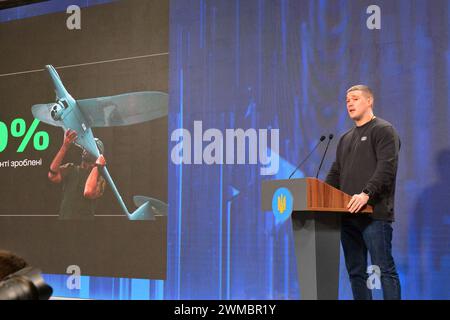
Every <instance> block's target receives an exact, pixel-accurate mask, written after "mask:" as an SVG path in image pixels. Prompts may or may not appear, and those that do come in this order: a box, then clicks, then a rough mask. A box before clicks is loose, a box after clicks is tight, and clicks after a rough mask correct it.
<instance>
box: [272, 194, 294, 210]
mask: <svg viewBox="0 0 450 320" xmlns="http://www.w3.org/2000/svg"><path fill="white" fill-rule="evenodd" d="M293 207H294V198H293V197H292V194H291V192H290V191H289V190H288V189H287V188H279V189H277V190H276V191H275V193H274V194H273V197H272V211H273V214H274V215H275V216H280V215H281V216H286V217H288V216H290V214H291V213H292V209H293Z"/></svg>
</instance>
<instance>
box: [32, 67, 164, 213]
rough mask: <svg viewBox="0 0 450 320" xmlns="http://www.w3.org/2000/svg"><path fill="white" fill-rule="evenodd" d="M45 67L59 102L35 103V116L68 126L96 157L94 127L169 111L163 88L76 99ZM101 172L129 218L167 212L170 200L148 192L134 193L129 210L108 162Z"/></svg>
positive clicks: (147, 118) (79, 143)
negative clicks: (161, 90)
mask: <svg viewBox="0 0 450 320" xmlns="http://www.w3.org/2000/svg"><path fill="white" fill-rule="evenodd" d="M46 69H47V70H48V72H49V73H50V77H51V79H52V81H53V84H54V86H55V92H56V102H54V103H48V104H37V105H34V106H33V107H32V110H31V111H32V113H33V116H34V117H35V118H37V119H39V120H40V121H42V122H45V123H47V124H50V125H52V126H57V127H62V128H63V129H64V131H66V130H68V129H69V128H70V129H71V130H73V131H75V132H76V133H77V139H76V141H75V142H74V143H75V144H76V145H77V146H78V147H80V148H82V149H84V150H86V151H87V152H88V153H90V154H91V155H92V156H93V157H95V158H98V157H99V156H100V151H99V149H98V146H97V143H96V141H95V138H94V134H93V133H92V128H95V127H112V126H128V125H133V124H137V123H141V122H145V121H150V120H153V119H157V118H161V117H164V116H166V115H167V110H168V95H167V94H166V93H163V92H157V91H146V92H133V93H126V94H121V95H116V96H110V97H99V98H92V99H84V100H75V99H74V98H72V96H71V95H70V94H69V92H67V90H66V88H65V87H64V85H63V83H62V81H61V78H60V77H59V75H58V73H57V72H56V70H55V68H54V67H53V66H51V65H47V66H46ZM101 174H102V176H103V177H104V178H105V180H106V181H107V182H108V184H109V185H110V187H111V189H112V190H113V192H114V195H115V197H116V198H117V200H118V202H119V204H120V206H121V208H122V210H123V212H124V213H125V214H126V215H127V217H128V218H129V219H130V220H154V219H155V216H156V215H167V204H165V203H164V202H162V201H160V200H158V199H153V198H149V197H145V196H134V197H133V201H134V204H135V205H136V206H137V207H138V209H136V210H135V211H134V212H133V213H130V212H129V211H128V209H127V206H126V205H125V203H124V201H123V199H122V197H121V195H120V193H119V191H118V190H117V188H116V185H115V184H114V181H113V180H112V178H111V175H110V174H109V172H108V169H107V168H106V166H103V167H101Z"/></svg>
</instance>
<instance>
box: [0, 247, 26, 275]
mask: <svg viewBox="0 0 450 320" xmlns="http://www.w3.org/2000/svg"><path fill="white" fill-rule="evenodd" d="M27 266H28V263H27V262H26V261H25V260H24V259H22V258H21V257H19V256H17V255H15V254H14V253H12V252H9V251H6V250H0V281H1V280H3V279H4V278H6V277H7V276H9V275H10V274H13V273H16V272H17V271H19V270H22V269H23V268H25V267H27Z"/></svg>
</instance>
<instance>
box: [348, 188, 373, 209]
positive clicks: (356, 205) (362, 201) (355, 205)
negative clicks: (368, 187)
mask: <svg viewBox="0 0 450 320" xmlns="http://www.w3.org/2000/svg"><path fill="white" fill-rule="evenodd" d="M367 201H369V196H368V195H367V194H365V193H364V192H361V193H360V194H355V195H353V197H352V199H351V200H350V202H349V203H348V205H347V209H348V211H349V212H351V213H357V212H359V210H361V208H362V207H364V206H365V205H366V204H367Z"/></svg>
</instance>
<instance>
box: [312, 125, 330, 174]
mask: <svg viewBox="0 0 450 320" xmlns="http://www.w3.org/2000/svg"><path fill="white" fill-rule="evenodd" d="M333 137H334V135H333V134H332V133H330V135H329V136H328V143H327V147H326V148H325V152H324V153H323V156H322V160H321V161H320V165H319V169H318V170H317V174H316V178H319V172H320V169H321V168H322V164H323V160H324V159H325V155H326V154H327V151H328V147H329V146H330V142H331V139H333Z"/></svg>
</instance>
